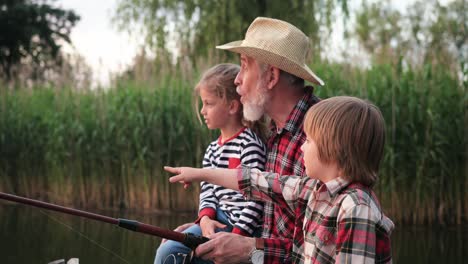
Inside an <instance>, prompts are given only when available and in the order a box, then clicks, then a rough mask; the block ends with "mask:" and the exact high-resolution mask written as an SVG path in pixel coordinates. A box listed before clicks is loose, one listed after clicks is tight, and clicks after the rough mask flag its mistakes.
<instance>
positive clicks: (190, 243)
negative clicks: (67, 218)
mask: <svg viewBox="0 0 468 264" xmlns="http://www.w3.org/2000/svg"><path fill="white" fill-rule="evenodd" d="M0 199H3V200H8V201H11V202H16V203H21V204H27V205H31V206H35V207H39V208H43V209H47V210H51V211H56V212H61V213H65V214H70V215H76V216H80V217H85V218H88V219H92V220H96V221H99V222H105V223H109V224H113V225H117V226H119V227H122V228H125V229H128V230H132V231H135V232H139V233H144V234H149V235H153V236H157V237H162V238H165V239H169V240H174V241H177V242H180V243H182V244H184V245H185V246H187V247H189V248H191V249H195V248H196V247H197V246H198V245H200V244H203V243H205V242H206V241H208V238H206V237H203V236H197V235H194V234H192V233H181V232H176V231H172V230H169V229H163V228H160V227H157V226H153V225H148V224H144V223H140V222H138V221H135V220H129V219H122V218H112V217H108V216H104V215H99V214H95V213H90V212H86V211H82V210H77V209H73V208H69V207H64V206H60V205H56V204H51V203H46V202H42V201H38V200H34V199H29V198H25V197H21V196H16V195H12V194H7V193H3V192H0Z"/></svg>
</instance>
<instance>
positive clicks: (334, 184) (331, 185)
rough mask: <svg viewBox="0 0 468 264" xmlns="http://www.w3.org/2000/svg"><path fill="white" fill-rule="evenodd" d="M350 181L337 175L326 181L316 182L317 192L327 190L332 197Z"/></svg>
mask: <svg viewBox="0 0 468 264" xmlns="http://www.w3.org/2000/svg"><path fill="white" fill-rule="evenodd" d="M350 183H351V182H349V181H348V180H346V179H344V178H342V177H337V178H335V179H333V180H331V181H328V182H326V183H323V182H319V184H317V188H318V191H319V192H321V191H325V190H327V191H328V194H329V195H330V197H333V196H335V195H336V194H337V193H339V192H340V191H341V190H343V189H344V188H346V187H347V186H348V185H349V184H350Z"/></svg>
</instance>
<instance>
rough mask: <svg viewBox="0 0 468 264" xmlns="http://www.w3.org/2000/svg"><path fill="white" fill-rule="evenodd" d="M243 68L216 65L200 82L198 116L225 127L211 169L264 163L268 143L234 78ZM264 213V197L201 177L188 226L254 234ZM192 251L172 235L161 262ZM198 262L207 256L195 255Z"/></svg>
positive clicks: (211, 149) (211, 153)
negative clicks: (250, 124) (246, 112)
mask: <svg viewBox="0 0 468 264" xmlns="http://www.w3.org/2000/svg"><path fill="white" fill-rule="evenodd" d="M239 70H240V68H239V66H237V65H234V64H219V65H216V66H214V67H212V68H211V69H209V70H208V71H207V72H206V73H205V74H204V75H203V77H202V78H201V80H200V82H199V83H198V84H197V85H196V87H195V92H196V94H197V95H198V96H199V97H200V99H201V101H202V108H201V110H200V111H199V114H198V117H199V118H200V119H201V117H203V120H204V121H205V123H206V125H207V127H208V128H209V129H219V131H220V136H219V138H218V139H217V140H215V141H213V142H211V144H210V145H209V146H208V148H207V149H206V152H205V156H204V158H203V168H205V169H210V168H237V167H239V165H243V166H249V167H251V168H258V169H260V170H263V169H264V163H265V152H266V148H265V145H264V144H263V143H262V141H261V140H260V138H259V137H258V136H257V135H256V134H255V133H254V132H253V131H252V130H251V129H250V128H247V127H245V126H244V125H243V120H242V104H241V102H240V96H239V95H238V94H237V92H236V86H235V84H234V79H235V78H236V75H237V73H238V72H239ZM198 105H199V104H198V103H197V106H198ZM197 112H198V111H197ZM200 114H201V116H200ZM262 218H263V205H262V203H261V202H254V201H247V200H245V199H244V197H243V196H242V194H240V193H239V192H237V191H234V190H231V189H226V188H224V187H222V186H218V185H214V184H211V183H208V182H201V191H200V205H199V212H198V218H197V220H196V221H195V223H196V225H193V226H192V227H190V228H188V229H187V230H185V231H184V232H188V233H193V234H196V235H203V236H209V235H211V234H213V233H215V232H218V231H227V232H233V233H237V234H241V235H245V236H253V235H254V233H255V231H256V230H257V228H258V227H259V226H260V225H261V220H262ZM190 251H191V250H190V249H189V248H188V247H185V246H184V245H182V244H181V243H178V242H175V241H168V242H166V243H163V244H162V245H161V246H160V247H159V249H158V251H157V253H156V259H155V264H161V263H183V262H184V261H186V260H188V259H189V258H190V257H189V256H188V255H189V253H190ZM192 262H193V263H204V262H205V261H202V260H201V259H198V258H194V259H193V260H192Z"/></svg>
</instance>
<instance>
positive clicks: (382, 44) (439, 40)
mask: <svg viewBox="0 0 468 264" xmlns="http://www.w3.org/2000/svg"><path fill="white" fill-rule="evenodd" d="M467 14H468V4H467V2H466V1H464V0H454V1H450V2H449V3H448V4H447V6H442V5H441V4H439V2H438V1H436V0H431V1H417V2H415V3H413V4H411V5H409V7H408V8H407V10H406V11H404V12H400V11H398V10H396V9H394V8H393V7H392V5H391V4H390V3H387V4H382V3H380V2H375V3H372V4H370V5H369V4H367V3H366V2H364V5H363V6H362V8H360V9H359V10H358V11H357V13H356V27H355V29H354V30H353V31H354V33H355V36H356V38H357V39H358V41H359V42H360V43H361V45H362V46H363V47H364V48H365V50H366V51H367V52H368V53H369V54H371V55H372V56H373V57H374V59H380V61H381V62H382V61H386V62H388V61H391V60H395V59H398V58H399V57H403V58H404V61H405V62H406V63H410V64H413V65H422V64H425V63H437V64H443V65H445V66H447V67H451V68H452V69H453V70H457V71H461V70H462V68H463V67H468V66H466V65H467V63H468V39H467V38H468V31H467V30H468V22H467V21H468V20H467V19H466V16H467ZM460 64H461V65H462V66H461V68H460V67H459V66H460Z"/></svg>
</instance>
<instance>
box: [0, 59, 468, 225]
mask: <svg viewBox="0 0 468 264" xmlns="http://www.w3.org/2000/svg"><path fill="white" fill-rule="evenodd" d="M313 69H314V70H315V71H316V72H317V73H318V74H319V76H321V77H322V79H324V80H325V81H326V86H325V87H323V88H316V90H315V92H316V93H317V94H318V95H319V96H320V97H322V98H327V97H330V96H335V95H354V96H358V97H361V98H367V99H369V100H370V101H372V102H374V103H375V104H376V105H377V106H379V107H380V109H381V110H382V112H383V115H384V117H385V120H386V122H387V143H388V144H387V145H386V149H385V158H384V162H383V164H382V167H381V173H380V180H379V183H378V185H377V187H376V189H377V192H378V195H379V197H380V198H381V202H382V206H383V207H384V210H385V211H386V213H388V214H389V215H390V216H391V217H392V218H393V219H394V220H395V221H397V222H409V223H444V224H452V223H463V222H466V218H467V211H468V210H467V209H468V204H467V202H466V201H468V195H467V194H466V192H465V191H464V190H465V189H467V187H468V181H467V176H466V146H467V141H466V113H465V112H466V106H467V104H466V99H467V95H466V92H465V88H466V83H462V84H461V83H460V82H459V81H458V80H457V77H455V76H454V74H453V73H450V72H448V71H447V70H445V69H440V68H437V67H436V66H431V65H427V66H425V67H423V68H420V69H406V70H403V68H402V67H392V66H390V65H376V66H373V67H372V68H370V69H366V70H363V69H357V68H353V67H349V66H346V65H317V66H313ZM194 75H196V74H192V76H194ZM188 79H189V80H187V78H185V77H183V76H182V75H180V74H179V75H178V74H177V73H176V74H174V73H171V74H165V75H164V76H163V77H162V78H160V79H158V80H156V81H153V82H148V83H151V85H149V84H146V85H145V84H138V82H122V83H120V85H118V86H117V87H114V88H113V89H109V90H106V91H102V90H99V91H86V92H80V91H73V90H70V89H58V88H56V89H36V90H16V91H7V90H5V89H0V93H1V94H0V95H1V99H0V189H1V190H3V191H7V192H13V193H17V194H22V195H26V196H29V197H35V198H41V199H47V200H50V201H55V202H59V203H61V204H67V205H75V206H80V207H87V206H93V207H103V208H108V207H127V208H134V209H137V208H138V209H144V210H195V209H196V208H197V202H198V189H197V188H196V187H195V188H192V190H191V191H184V190H183V189H182V188H181V187H180V186H177V185H170V184H168V181H167V179H168V175H167V174H165V173H164V172H163V170H162V166H163V165H165V164H170V165H182V164H183V165H193V166H200V164H201V160H202V157H203V152H204V150H205V148H206V145H207V144H208V143H209V142H210V141H211V140H213V139H214V138H215V137H216V133H212V132H210V131H208V130H207V129H206V128H205V127H204V126H202V125H200V124H199V123H198V120H197V119H196V117H195V113H194V111H193V107H192V101H191V100H192V87H193V85H194V83H195V82H196V80H194V79H193V77H192V78H188Z"/></svg>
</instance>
